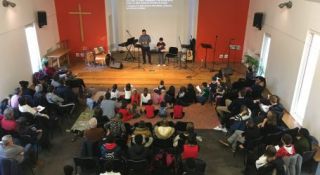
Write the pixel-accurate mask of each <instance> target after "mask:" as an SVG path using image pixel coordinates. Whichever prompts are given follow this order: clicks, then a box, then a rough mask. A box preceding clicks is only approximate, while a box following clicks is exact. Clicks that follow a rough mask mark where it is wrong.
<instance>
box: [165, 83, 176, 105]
mask: <svg viewBox="0 0 320 175" xmlns="http://www.w3.org/2000/svg"><path fill="white" fill-rule="evenodd" d="M175 95H176V89H175V87H174V86H170V87H169V89H168V91H167V92H166V95H165V97H164V101H165V102H166V103H167V104H168V103H169V106H173V104H174V102H175V101H176V99H175Z"/></svg>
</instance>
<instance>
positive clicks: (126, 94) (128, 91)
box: [124, 83, 132, 103]
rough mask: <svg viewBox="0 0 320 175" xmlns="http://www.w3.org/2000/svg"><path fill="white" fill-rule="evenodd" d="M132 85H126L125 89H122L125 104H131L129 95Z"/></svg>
mask: <svg viewBox="0 0 320 175" xmlns="http://www.w3.org/2000/svg"><path fill="white" fill-rule="evenodd" d="M131 89H132V85H131V84H130V83H128V84H126V87H125V88H124V100H125V101H126V102H127V103H130V102H131V94H132V91H131Z"/></svg>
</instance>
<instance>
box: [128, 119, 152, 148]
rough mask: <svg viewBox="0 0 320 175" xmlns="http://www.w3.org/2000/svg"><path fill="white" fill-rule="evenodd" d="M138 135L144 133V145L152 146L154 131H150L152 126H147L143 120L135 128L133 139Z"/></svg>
mask: <svg viewBox="0 0 320 175" xmlns="http://www.w3.org/2000/svg"><path fill="white" fill-rule="evenodd" d="M136 135H142V137H143V139H144V143H143V145H144V146H145V147H150V146H151V144H152V142H153V138H152V133H151V131H150V128H148V127H147V126H146V123H145V122H144V121H143V120H141V121H140V122H139V123H138V125H137V126H136V127H135V128H134V130H133V134H132V141H134V137H135V136H136Z"/></svg>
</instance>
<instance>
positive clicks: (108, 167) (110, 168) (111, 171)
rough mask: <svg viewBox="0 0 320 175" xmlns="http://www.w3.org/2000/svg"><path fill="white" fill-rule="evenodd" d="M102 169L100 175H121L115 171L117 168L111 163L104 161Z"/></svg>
mask: <svg viewBox="0 0 320 175" xmlns="http://www.w3.org/2000/svg"><path fill="white" fill-rule="evenodd" d="M102 169H103V170H105V172H104V173H100V175H121V173H120V172H118V171H116V170H117V168H116V167H115V165H114V163H113V161H106V162H105V164H104V165H103V167H102ZM119 171H120V170H119Z"/></svg>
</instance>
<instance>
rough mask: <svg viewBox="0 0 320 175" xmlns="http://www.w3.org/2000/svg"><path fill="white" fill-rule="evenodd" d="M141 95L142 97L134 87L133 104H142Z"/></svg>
mask: <svg viewBox="0 0 320 175" xmlns="http://www.w3.org/2000/svg"><path fill="white" fill-rule="evenodd" d="M140 97H141V95H140V94H138V91H137V89H133V90H132V95H131V104H132V105H140V102H141V100H140Z"/></svg>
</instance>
